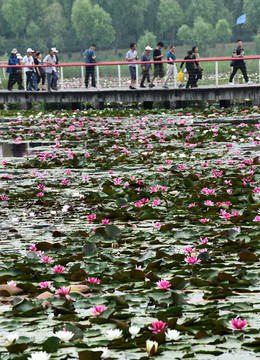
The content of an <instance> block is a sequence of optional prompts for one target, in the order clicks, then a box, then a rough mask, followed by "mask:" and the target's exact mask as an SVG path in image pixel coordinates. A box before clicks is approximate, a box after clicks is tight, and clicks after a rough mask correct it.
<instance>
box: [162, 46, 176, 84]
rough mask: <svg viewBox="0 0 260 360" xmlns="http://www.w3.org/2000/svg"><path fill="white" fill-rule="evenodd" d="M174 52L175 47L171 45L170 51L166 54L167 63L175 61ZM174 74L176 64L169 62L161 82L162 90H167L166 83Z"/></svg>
mask: <svg viewBox="0 0 260 360" xmlns="http://www.w3.org/2000/svg"><path fill="white" fill-rule="evenodd" d="M174 50H175V46H174V45H171V46H170V50H169V51H168V52H167V60H168V61H174V60H176V55H175V53H174ZM176 73H177V70H176V64H175V63H174V62H169V63H168V64H167V71H166V76H165V78H164V81H163V88H164V89H169V88H168V86H167V85H168V81H169V79H170V77H171V76H174V74H176Z"/></svg>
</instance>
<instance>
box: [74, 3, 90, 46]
mask: <svg viewBox="0 0 260 360" xmlns="http://www.w3.org/2000/svg"><path fill="white" fill-rule="evenodd" d="M90 13H91V4H90V1H89V0H75V2H74V4H73V6H72V12H71V21H72V26H73V27H74V29H75V32H76V36H77V39H78V40H79V42H80V44H81V51H83V49H84V48H85V47H86V45H87V39H86V37H87V35H88V34H90V33H91V31H92V24H91V21H90Z"/></svg>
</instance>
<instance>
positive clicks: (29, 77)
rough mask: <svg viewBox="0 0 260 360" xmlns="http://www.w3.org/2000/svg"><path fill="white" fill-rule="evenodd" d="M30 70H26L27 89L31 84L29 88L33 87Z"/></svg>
mask: <svg viewBox="0 0 260 360" xmlns="http://www.w3.org/2000/svg"><path fill="white" fill-rule="evenodd" d="M32 73H33V72H32V71H26V73H25V74H26V89H27V90H28V86H29V85H31V88H32V89H33V88H34V86H33V81H32Z"/></svg>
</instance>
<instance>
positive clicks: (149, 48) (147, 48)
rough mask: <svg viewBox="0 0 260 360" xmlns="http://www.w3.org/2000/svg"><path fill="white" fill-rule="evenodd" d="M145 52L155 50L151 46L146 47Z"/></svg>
mask: <svg viewBox="0 0 260 360" xmlns="http://www.w3.org/2000/svg"><path fill="white" fill-rule="evenodd" d="M145 50H153V48H151V47H150V46H146V48H145Z"/></svg>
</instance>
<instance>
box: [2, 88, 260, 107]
mask: <svg viewBox="0 0 260 360" xmlns="http://www.w3.org/2000/svg"><path fill="white" fill-rule="evenodd" d="M244 99H251V100H252V102H253V104H254V105H260V85H259V84H252V85H235V86H228V85H221V86H218V87H216V86H199V87H198V88H193V89H185V88H169V89H163V88H161V87H154V88H152V89H149V88H146V89H140V88H137V89H136V90H130V89H129V88H123V87H120V88H119V87H117V88H104V89H94V88H90V89H86V88H81V89H69V90H68V89H66V90H58V91H52V92H48V91H18V90H13V91H8V90H0V104H9V103H20V104H21V106H22V108H23V109H27V108H30V106H31V104H32V103H72V104H74V106H76V104H77V105H78V104H81V103H91V104H93V105H94V106H95V107H97V108H102V107H103V106H104V104H106V103H111V102H115V103H137V102H143V103H144V106H147V107H152V104H153V102H155V101H160V102H165V103H168V104H169V107H171V108H175V107H176V106H178V107H179V106H181V103H182V102H187V101H191V102H198V101H204V102H208V101H219V102H220V105H221V106H228V105H229V104H230V102H232V101H235V100H244Z"/></svg>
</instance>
